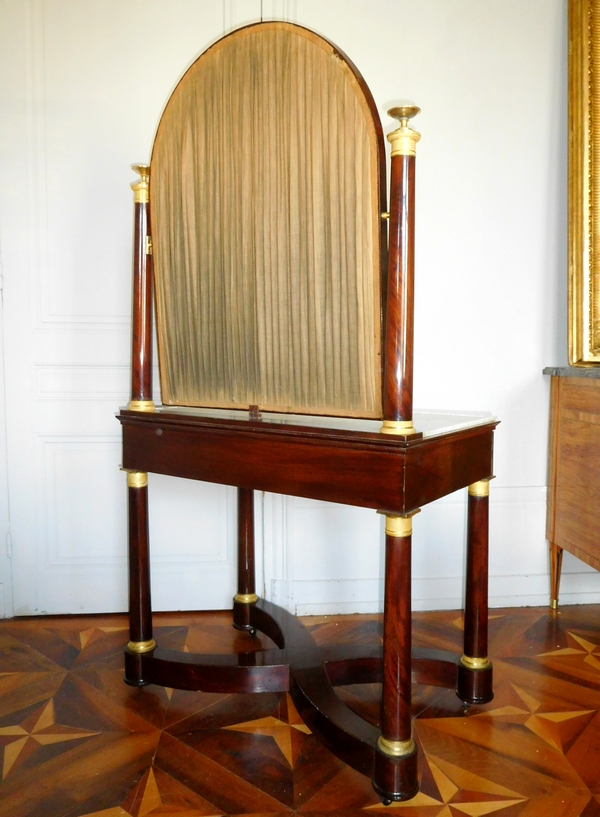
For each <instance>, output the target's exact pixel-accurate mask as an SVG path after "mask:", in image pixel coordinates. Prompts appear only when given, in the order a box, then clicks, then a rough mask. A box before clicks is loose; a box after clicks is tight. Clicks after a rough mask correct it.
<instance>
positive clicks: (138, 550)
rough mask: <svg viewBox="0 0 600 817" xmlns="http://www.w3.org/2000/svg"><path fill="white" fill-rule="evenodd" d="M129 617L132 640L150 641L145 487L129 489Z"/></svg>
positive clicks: (150, 616)
mask: <svg viewBox="0 0 600 817" xmlns="http://www.w3.org/2000/svg"><path fill="white" fill-rule="evenodd" d="M127 494H128V520H129V614H130V619H129V620H130V638H131V641H150V639H151V638H152V605H151V599H150V558H149V557H150V554H149V550H148V548H149V543H148V488H147V487H144V488H128V489H127Z"/></svg>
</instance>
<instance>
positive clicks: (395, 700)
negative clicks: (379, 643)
mask: <svg viewBox="0 0 600 817" xmlns="http://www.w3.org/2000/svg"><path fill="white" fill-rule="evenodd" d="M415 513H418V511H416V512H415ZM413 515H414V514H410V515H407V516H391V515H388V516H386V525H385V547H386V550H385V596H384V608H383V677H382V692H381V699H382V700H381V736H380V737H379V740H378V742H377V753H376V757H375V774H374V778H373V786H374V788H375V790H376V791H377V792H378V794H380V795H381V797H382V798H383V801H384V802H391V801H392V800H408V799H409V798H411V797H414V795H415V794H416V793H417V791H418V787H419V785H418V780H417V749H416V745H415V742H414V740H413V739H412V719H411V642H412V638H411V588H410V583H411V544H412V516H413Z"/></svg>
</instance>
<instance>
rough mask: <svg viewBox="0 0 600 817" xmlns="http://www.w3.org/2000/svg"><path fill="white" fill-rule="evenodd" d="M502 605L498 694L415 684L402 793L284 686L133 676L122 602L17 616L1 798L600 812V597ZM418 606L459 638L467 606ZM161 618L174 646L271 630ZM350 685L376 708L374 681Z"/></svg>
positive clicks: (252, 811) (372, 635)
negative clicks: (417, 784) (474, 699)
mask: <svg viewBox="0 0 600 817" xmlns="http://www.w3.org/2000/svg"><path fill="white" fill-rule="evenodd" d="M490 612H491V618H490V656H491V658H492V660H493V662H494V679H495V683H494V690H495V698H494V700H493V701H492V702H491V703H489V704H486V705H485V706H482V707H471V709H470V710H469V711H468V712H466V711H464V710H463V708H462V704H461V703H460V701H459V700H458V699H457V698H456V696H455V694H454V693H453V692H452V691H450V690H444V689H440V688H434V687H417V686H414V687H413V715H414V718H415V721H414V733H415V739H416V741H417V744H418V747H419V752H420V761H419V762H420V774H421V791H420V792H419V794H418V795H417V797H415V798H414V799H413V800H410V801H408V802H405V803H396V804H393V805H392V806H389V807H387V808H385V807H384V806H383V805H382V804H381V802H380V801H379V799H378V798H377V796H376V795H375V793H374V791H373V790H372V788H371V783H370V781H369V780H368V779H367V778H365V777H363V776H362V775H360V774H358V772H355V771H353V770H352V769H350V768H348V767H347V766H344V764H342V763H341V762H340V761H339V760H338V759H337V758H335V757H334V756H333V755H332V754H331V753H329V752H328V751H327V750H326V749H325V748H324V747H322V746H321V744H320V743H319V742H318V741H317V740H316V739H315V738H314V737H313V736H312V735H311V734H310V732H309V730H308V729H307V728H306V726H304V724H303V723H302V721H301V720H300V718H299V717H298V714H297V712H296V711H295V709H294V706H293V704H292V702H291V700H290V698H289V696H287V695H285V694H271V693H268V694H264V695H254V696H252V695H219V694H215V693H202V692H185V691H181V690H171V689H163V688H162V687H155V686H148V687H143V688H141V689H134V688H131V687H128V686H126V685H125V684H124V683H123V647H124V645H125V643H126V642H127V640H128V630H127V621H126V618H125V617H124V616H86V617H76V616H71V617H57V618H50V617H44V618H38V619H17V620H8V621H2V622H0V778H1V780H0V816H4V815H6V817H25V816H26V815H27V817H146V816H147V815H148V816H150V815H152V816H153V817H155V816H156V817H158V815H165V816H166V815H180V817H221V815H245V817H252V816H253V817H259V815H260V817H278V815H291V814H298V815H302V816H303V817H318V815H330V816H331V815H338V816H339V817H358V815H361V817H369V815H371V814H372V815H377V814H388V815H389V814H392V813H397V814H398V817H465V815H471V817H478V816H479V815H488V814H493V815H499V817H517V815H518V816H519V817H600V605H580V606H575V607H563V608H561V610H560V611H559V612H558V613H552V612H551V611H549V610H548V608H522V609H521V608H518V609H506V610H492V611H490ZM305 621H306V623H307V625H308V626H309V627H310V628H311V630H312V632H313V636H314V638H315V640H316V641H317V643H320V644H331V643H344V642H352V643H364V644H374V643H375V644H376V643H378V641H379V640H380V638H381V625H380V621H379V618H378V617H377V616H364V615H362V616H360V615H356V616H330V617H320V618H311V619H306V620H305ZM413 622H414V624H413V645H414V646H421V647H437V648H440V649H451V650H455V649H456V650H459V651H460V645H461V628H462V619H461V615H460V613H457V612H451V611H450V612H449V611H443V612H429V613H417V614H415V615H414V616H413ZM154 623H155V637H157V638H158V639H159V640H160V643H161V646H165V647H169V648H172V649H180V650H187V651H189V652H228V651H230V650H231V649H235V650H238V651H248V650H252V649H257V648H258V649H264V648H266V647H269V646H272V645H271V642H269V640H268V639H267V638H266V637H264V636H262V637H260V638H259V639H252V638H251V637H250V636H248V635H247V634H245V633H239V632H237V631H235V630H234V629H233V628H232V627H231V625H230V618H229V614H227V613H194V614H174V615H171V614H159V615H156V616H155V619H154ZM340 694H341V696H342V697H343V698H344V700H345V701H346V702H347V703H348V704H349V705H351V706H352V707H353V708H354V709H356V711H357V712H359V713H360V714H361V715H363V716H365V717H368V718H370V719H371V720H373V721H375V722H376V721H377V717H378V703H377V701H378V694H379V690H378V688H377V685H367V686H362V687H358V686H357V687H348V688H346V689H344V690H342V691H341V692H340Z"/></svg>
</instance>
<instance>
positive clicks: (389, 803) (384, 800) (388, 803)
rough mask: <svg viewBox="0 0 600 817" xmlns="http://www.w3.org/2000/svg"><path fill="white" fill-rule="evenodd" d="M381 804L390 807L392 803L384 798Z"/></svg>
mask: <svg viewBox="0 0 600 817" xmlns="http://www.w3.org/2000/svg"><path fill="white" fill-rule="evenodd" d="M381 802H382V803H383V805H384V806H391V805H392V802H393V801H392V800H388V799H387V798H386V797H384V798H383V799H382V801H381Z"/></svg>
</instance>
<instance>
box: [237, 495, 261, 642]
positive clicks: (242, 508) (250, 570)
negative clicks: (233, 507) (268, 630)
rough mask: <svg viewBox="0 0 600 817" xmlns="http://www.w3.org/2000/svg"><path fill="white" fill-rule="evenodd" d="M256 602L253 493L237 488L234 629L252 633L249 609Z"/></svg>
mask: <svg viewBox="0 0 600 817" xmlns="http://www.w3.org/2000/svg"><path fill="white" fill-rule="evenodd" d="M257 601H258V596H257V595H256V585H255V576H254V491H253V490H252V489H250V488H238V591H237V593H236V595H235V596H234V598H233V626H234V627H236V628H237V629H238V630H250V631H251V632H254V628H253V627H252V625H251V624H250V609H251V605H253V604H255V603H256V602H257Z"/></svg>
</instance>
